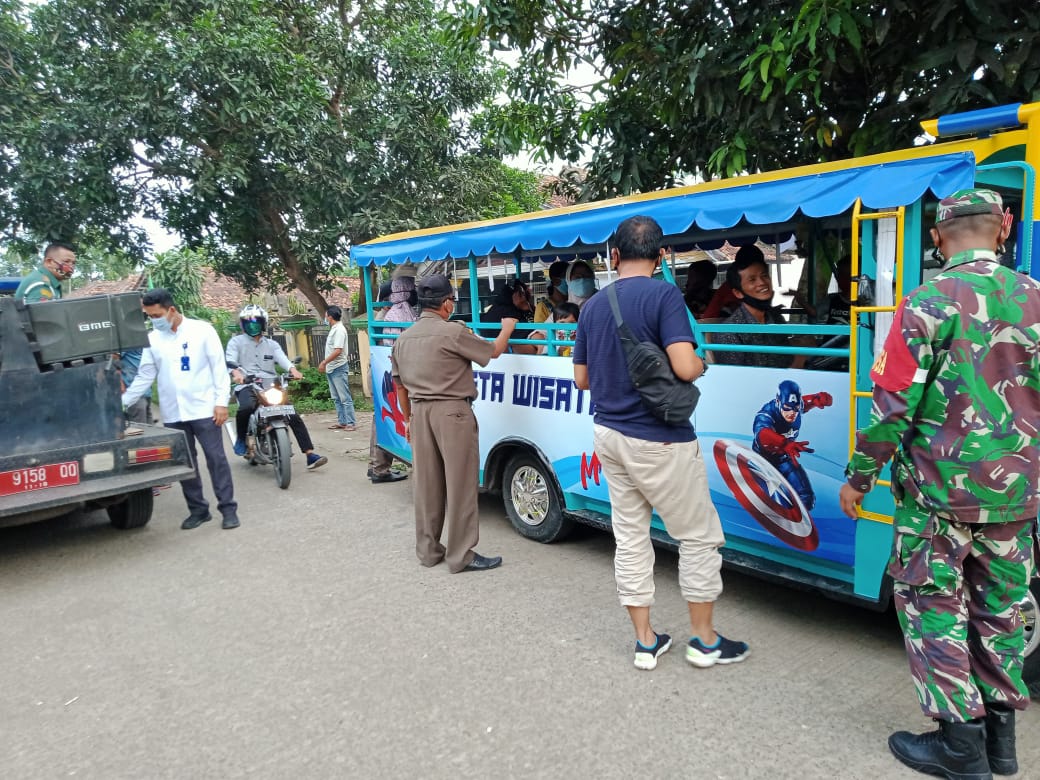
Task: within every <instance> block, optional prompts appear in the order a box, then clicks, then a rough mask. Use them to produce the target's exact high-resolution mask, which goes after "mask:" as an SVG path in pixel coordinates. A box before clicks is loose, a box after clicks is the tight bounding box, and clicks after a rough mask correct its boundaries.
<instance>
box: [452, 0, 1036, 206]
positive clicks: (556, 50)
mask: <svg viewBox="0 0 1040 780" xmlns="http://www.w3.org/2000/svg"><path fill="white" fill-rule="evenodd" d="M454 34H455V35H456V37H457V39H458V40H460V41H463V42H473V41H483V42H485V43H486V44H487V45H488V46H489V47H490V48H491V49H512V50H515V51H518V52H519V61H518V63H517V64H516V66H515V67H513V68H511V69H510V71H509V75H508V86H509V92H510V95H511V97H512V98H513V101H512V102H511V103H510V104H507V105H501V106H496V107H494V108H492V109H490V110H489V111H487V112H486V113H485V114H484V116H483V117H482V118H481V121H482V122H483V125H482V126H483V127H484V128H485V129H486V130H487V132H488V133H489V136H490V138H492V139H493V140H494V143H495V144H497V148H498V149H500V150H503V151H505V152H508V153H516V152H518V151H520V150H522V149H524V148H525V147H526V146H529V145H531V146H534V147H535V148H537V149H539V150H540V151H541V153H542V155H543V159H544V158H547V157H548V156H550V155H554V156H557V157H560V158H563V159H565V160H569V161H571V162H574V161H576V160H578V159H579V158H580V156H581V155H582V154H583V152H584V151H585V150H586V149H589V148H591V149H593V150H594V151H593V156H592V160H591V164H590V165H589V169H590V176H589V179H588V181H587V182H586V185H585V195H586V196H588V195H590V194H592V195H596V196H604V195H610V194H614V193H626V192H632V191H640V190H649V189H656V188H660V187H664V186H669V185H672V184H673V183H676V182H678V181H680V180H682V179H684V178H685V177H689V176H692V175H698V176H705V177H711V176H720V175H727V176H730V175H733V174H735V173H739V172H743V171H757V170H770V169H775V168H780V167H786V166H791V165H799V164H807V163H813V162H819V161H826V160H835V159H842V158H847V157H850V156H854V155H863V154H868V153H873V152H880V151H888V150H891V149H895V148H900V147H904V146H908V145H910V144H912V143H913V142H914V140H915V138H916V137H917V136H919V135H920V129H919V126H918V124H917V122H918V120H920V119H927V118H933V117H936V116H939V115H941V114H947V113H952V112H956V111H966V110H972V109H978V108H984V107H987V106H992V105H999V104H1004V103H1016V102H1019V101H1022V102H1025V101H1030V100H1032V101H1036V100H1040V10H1038V9H1037V7H1036V5H1035V4H1030V3H978V2H976V1H975V0H938V2H934V3H917V2H911V0H894V1H893V0H886V2H880V0H770V1H769V2H766V3H753V2H747V0H691V1H690V2H675V1H674V0H653V1H652V2H648V3H615V2H613V1H612V0H551V1H550V0H522V1H518V0H471V4H470V5H469V6H462V7H461V8H460V11H459V14H458V19H457V21H456V24H455V25H454ZM575 74H577V75H578V76H579V77H580V78H582V79H584V83H580V84H577V85H576V84H575V83H574V81H575V78H574V76H575Z"/></svg>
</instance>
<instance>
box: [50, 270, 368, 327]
mask: <svg viewBox="0 0 1040 780" xmlns="http://www.w3.org/2000/svg"><path fill="white" fill-rule="evenodd" d="M204 273H205V281H204V282H203V284H202V303H203V305H205V306H207V307H209V308H211V309H223V310H224V311H231V312H237V311H238V310H239V309H240V308H241V307H242V304H243V303H245V301H246V300H247V299H248V298H249V295H248V294H247V293H246V291H245V290H244V289H242V286H241V285H239V284H238V282H235V281H234V280H232V279H229V278H228V277H226V276H224V275H222V274H217V273H215V272H214V271H213V270H212V269H210V268H206V269H204ZM335 282H336V284H337V285H342V287H340V286H337V287H335V288H333V289H332V290H331V291H330V292H327V293H325V300H326V301H328V302H329V303H330V304H335V305H337V306H339V307H341V308H342V309H343V310H344V311H345V312H349V311H351V305H350V300H351V296H352V295H353V294H354V293H356V292H358V291H359V290H360V289H361V280H360V279H356V278H353V277H338V278H336V279H335ZM146 287H147V280H146V278H145V275H144V274H143V273H139V274H134V275H133V276H128V277H126V278H125V279H116V280H112V281H106V280H99V281H95V282H90V283H89V284H87V285H85V286H84V287H80V288H79V289H77V290H74V291H73V292H72V293H71V295H70V297H73V298H81V297H85V296H88V295H112V294H115V293H124V292H134V291H138V290H144V289H146ZM344 287H345V288H346V289H343V288H344ZM258 297H259V299H260V305H261V306H263V307H264V308H265V309H267V310H268V312H270V313H271V314H272V315H274V314H275V313H276V312H277V314H278V315H280V316H282V317H287V316H289V315H290V314H293V313H296V312H297V311H300V310H305V311H306V313H307V314H311V315H314V316H315V317H317V316H318V315H317V312H315V311H314V307H313V305H311V302H310V301H309V300H307V298H305V297H304V296H303V294H302V293H301V292H299V291H298V290H292V291H290V292H285V293H260V294H259V295H258ZM290 298H295V299H296V301H297V302H298V304H299V307H297V306H295V305H294V307H293V308H294V310H295V311H290V309H289V299H290Z"/></svg>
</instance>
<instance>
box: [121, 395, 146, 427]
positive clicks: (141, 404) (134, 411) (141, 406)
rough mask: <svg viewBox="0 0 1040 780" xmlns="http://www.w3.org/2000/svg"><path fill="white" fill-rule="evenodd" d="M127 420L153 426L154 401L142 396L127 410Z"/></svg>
mask: <svg viewBox="0 0 1040 780" xmlns="http://www.w3.org/2000/svg"><path fill="white" fill-rule="evenodd" d="M126 419H127V420H128V421H129V422H135V423H145V424H146V425H151V424H152V399H151V398H149V397H148V396H147V395H142V396H141V397H140V398H138V399H137V400H136V401H134V402H133V403H132V404H130V406H128V407H127V408H126Z"/></svg>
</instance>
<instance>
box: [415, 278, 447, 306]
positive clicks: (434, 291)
mask: <svg viewBox="0 0 1040 780" xmlns="http://www.w3.org/2000/svg"><path fill="white" fill-rule="evenodd" d="M415 291H416V293H418V295H419V303H421V304H422V305H423V306H436V305H437V304H438V303H440V302H441V301H443V300H444V299H445V298H447V297H448V296H449V295H452V294H453V290H452V288H451V282H449V281H448V277H447V276H445V275H444V274H433V275H432V276H424V277H423V278H422V279H417V280H416V282H415Z"/></svg>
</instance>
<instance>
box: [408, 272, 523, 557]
mask: <svg viewBox="0 0 1040 780" xmlns="http://www.w3.org/2000/svg"><path fill="white" fill-rule="evenodd" d="M415 287H416V291H417V292H418V294H419V305H420V306H422V310H423V311H422V314H421V315H420V316H419V319H418V320H416V322H415V324H414V325H412V326H411V327H410V328H408V329H407V330H406V331H405V332H404V333H402V334H401V335H400V336H398V337H397V340H396V341H395V343H394V348H393V351H392V352H391V354H390V362H391V365H392V367H393V377H394V384H395V385H396V386H397V398H398V401H399V402H400V405H401V411H402V412H403V413H404V416H405V417H406V418H407V419H408V429H407V436H408V441H409V442H411V445H412V461H413V463H412V467H413V474H414V476H415V554H416V555H417V556H418V558H419V562H420V563H421V564H422V565H423V566H436V565H437V564H438V563H440V562H441V561H442V560H445V559H446V560H447V561H448V568H449V569H451V571H452V573H453V574H456V573H458V572H460V571H485V570H487V569H494V568H495V567H496V566H499V565H501V563H502V559H501V558H500V557H494V558H488V557H485V556H483V555H481V554H480V553H478V552H476V551H475V550H474V549H473V548H474V547H475V546H476V544H477V540H478V538H479V535H480V529H479V527H478V518H477V480H478V477H479V468H480V463H479V459H480V454H479V442H478V439H477V419H476V417H474V416H473V409H472V403H473V399H474V398H476V396H477V386H476V383H475V382H474V381H473V363H479V364H480V365H481V366H486V365H487V364H488V363H489V362H490V361H491V359H492V358H496V357H498V356H499V355H501V354H502V353H503V352H505V351H506V349H507V348H508V347H509V337H510V335H511V334H512V332H513V328H514V327H515V326H516V320H515V319H511V318H507V319H504V320H502V331H501V332H500V333H499V334H498V337H497V338H496V339H495V340H494V341H493V342H492V341H487V340H485V339H482V338H480V337H479V336H475V335H473V333H471V332H470V331H469V330H467V329H466V328H465V327H463V325H462V324H461V323H455V322H448V319H449V318H450V317H451V315H452V314H453V313H454V311H455V299H454V297H453V296H452V288H451V284H450V283H449V282H448V279H447V277H445V276H443V275H441V274H436V275H434V276H430V277H428V278H425V279H419V280H418V281H417V282H416V285H415ZM445 521H447V525H448V539H447V547H445V545H443V544H441V532H442V531H443V529H444V525H445Z"/></svg>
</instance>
